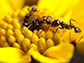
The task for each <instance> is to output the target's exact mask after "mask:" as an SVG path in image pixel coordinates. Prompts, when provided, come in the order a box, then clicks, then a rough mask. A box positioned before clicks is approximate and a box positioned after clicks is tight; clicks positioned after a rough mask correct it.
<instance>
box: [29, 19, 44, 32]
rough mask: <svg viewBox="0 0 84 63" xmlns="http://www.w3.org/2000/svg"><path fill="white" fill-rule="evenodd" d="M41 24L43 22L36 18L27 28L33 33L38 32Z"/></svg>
mask: <svg viewBox="0 0 84 63" xmlns="http://www.w3.org/2000/svg"><path fill="white" fill-rule="evenodd" d="M42 23H43V22H42V21H41V20H40V19H39V18H37V19H36V20H35V19H34V20H32V22H31V24H30V25H29V26H28V29H30V30H31V31H33V30H35V29H37V30H39V29H41V24H42Z"/></svg>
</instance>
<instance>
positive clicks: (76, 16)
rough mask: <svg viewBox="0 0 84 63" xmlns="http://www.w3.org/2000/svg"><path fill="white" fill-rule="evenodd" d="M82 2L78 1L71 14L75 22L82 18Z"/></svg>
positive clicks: (83, 0)
mask: <svg viewBox="0 0 84 63" xmlns="http://www.w3.org/2000/svg"><path fill="white" fill-rule="evenodd" d="M83 2H84V0H79V2H78V3H77V5H76V6H75V7H74V8H73V12H72V14H71V18H73V19H75V20H76V21H80V19H81V17H83V16H84V3H83Z"/></svg>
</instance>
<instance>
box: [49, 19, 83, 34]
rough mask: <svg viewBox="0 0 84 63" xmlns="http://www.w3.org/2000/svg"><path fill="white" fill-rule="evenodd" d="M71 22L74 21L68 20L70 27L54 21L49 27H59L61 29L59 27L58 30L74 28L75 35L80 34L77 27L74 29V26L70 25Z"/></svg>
mask: <svg viewBox="0 0 84 63" xmlns="http://www.w3.org/2000/svg"><path fill="white" fill-rule="evenodd" d="M71 20H73V21H75V20H74V19H70V25H68V24H66V23H64V22H60V21H59V20H54V21H53V22H52V23H51V27H56V26H59V25H61V26H62V27H59V28H60V29H64V28H65V29H69V30H70V29H72V28H74V30H75V33H78V32H81V30H80V29H79V28H78V27H75V26H74V25H71Z"/></svg>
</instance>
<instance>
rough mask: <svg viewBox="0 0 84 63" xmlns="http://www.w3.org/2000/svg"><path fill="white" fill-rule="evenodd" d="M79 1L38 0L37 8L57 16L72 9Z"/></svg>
mask: <svg viewBox="0 0 84 63" xmlns="http://www.w3.org/2000/svg"><path fill="white" fill-rule="evenodd" d="M78 1H79V0H52V1H51V0H39V2H38V8H40V9H41V10H42V9H44V10H48V11H49V12H56V13H57V15H58V16H60V15H63V14H64V13H65V12H66V11H68V10H69V9H71V8H73V7H74V6H75V5H76V3H77V2H78Z"/></svg>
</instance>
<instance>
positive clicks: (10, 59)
mask: <svg viewBox="0 0 84 63" xmlns="http://www.w3.org/2000/svg"><path fill="white" fill-rule="evenodd" d="M23 55H24V52H23V51H21V50H19V49H17V48H12V47H5V48H0V62H6V63H17V62H18V61H19V59H20V58H21V57H22V56H23Z"/></svg>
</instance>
